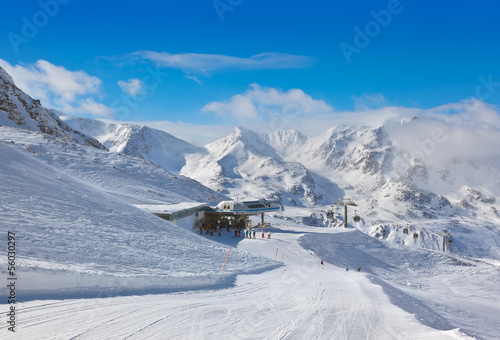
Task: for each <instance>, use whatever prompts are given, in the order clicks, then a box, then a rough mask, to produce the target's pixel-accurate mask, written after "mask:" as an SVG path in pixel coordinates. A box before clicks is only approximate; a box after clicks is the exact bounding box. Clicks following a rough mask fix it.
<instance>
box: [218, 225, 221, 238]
mask: <svg viewBox="0 0 500 340" xmlns="http://www.w3.org/2000/svg"><path fill="white" fill-rule="evenodd" d="M221 229H222V228H220V227H219V226H217V233H218V236H222V235H221V233H220V231H221Z"/></svg>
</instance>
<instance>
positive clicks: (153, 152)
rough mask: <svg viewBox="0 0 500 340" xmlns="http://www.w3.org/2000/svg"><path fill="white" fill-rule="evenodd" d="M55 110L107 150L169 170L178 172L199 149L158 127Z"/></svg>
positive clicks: (67, 122)
mask: <svg viewBox="0 0 500 340" xmlns="http://www.w3.org/2000/svg"><path fill="white" fill-rule="evenodd" d="M55 113H57V114H58V115H59V116H60V118H61V120H62V121H64V122H65V123H66V124H68V125H69V126H71V127H72V128H73V129H75V130H78V131H81V132H83V133H85V134H87V135H90V136H93V137H94V138H95V139H97V140H98V141H99V142H101V143H102V144H103V145H104V146H106V147H107V148H108V149H109V151H111V152H115V153H121V154H125V155H129V156H134V157H139V158H143V159H147V160H150V161H152V162H154V163H156V164H158V165H160V166H161V167H162V168H164V169H166V170H170V171H177V172H178V171H180V169H181V168H182V167H183V166H184V165H185V164H186V160H185V157H186V155H189V154H192V153H198V152H202V149H201V148H199V147H196V146H194V145H192V144H190V143H188V142H185V141H183V140H181V139H179V138H176V137H174V136H172V135H171V134H169V133H166V132H164V131H161V130H157V129H152V128H150V127H147V126H139V125H135V124H125V123H121V124H118V123H116V124H115V123H109V122H103V121H99V120H95V119H89V118H80V117H73V116H68V115H64V114H62V113H60V112H55Z"/></svg>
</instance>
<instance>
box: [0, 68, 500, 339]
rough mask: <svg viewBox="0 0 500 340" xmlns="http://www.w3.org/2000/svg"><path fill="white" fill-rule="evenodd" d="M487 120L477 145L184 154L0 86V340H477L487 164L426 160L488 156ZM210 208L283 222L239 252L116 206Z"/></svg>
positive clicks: (494, 210) (494, 234) (489, 288)
mask: <svg viewBox="0 0 500 340" xmlns="http://www.w3.org/2000/svg"><path fill="white" fill-rule="evenodd" d="M481 112H483V113H484V110H482V111H481ZM489 114H490V117H489V118H490V119H489V120H488V119H486V118H488V117H484V116H483V117H482V118H481V119H482V120H484V121H488V122H489V123H491V124H490V125H488V126H484V125H480V128H478V127H477V126H474V125H473V124H470V123H468V124H464V122H463V121H462V122H460V121H459V124H455V126H454V125H453V123H450V122H446V123H447V124H448V125H447V127H446V128H445V127H444V126H443V125H442V122H441V121H439V119H437V120H436V119H435V118H432V119H429V117H421V118H419V119H405V120H395V121H389V122H388V123H387V124H384V125H381V126H376V127H369V126H334V127H331V128H330V129H328V130H326V131H325V132H324V133H323V134H320V135H315V136H306V135H303V134H302V133H300V132H299V131H295V130H292V131H277V132H275V133H272V134H269V135H259V134H257V133H255V132H253V131H251V130H249V129H246V128H242V127H240V128H235V129H234V130H233V131H232V133H231V134H230V135H228V136H226V137H223V138H221V139H219V140H217V141H215V142H213V143H210V144H208V145H206V146H205V147H203V148H198V147H194V146H192V145H190V144H188V143H186V142H183V141H181V140H179V139H177V138H175V137H173V136H171V135H169V134H166V133H164V132H162V131H159V130H154V129H150V128H148V127H141V126H136V125H133V124H114V123H105V122H101V121H96V120H91V119H82V118H75V117H68V116H64V115H62V114H61V113H58V112H55V111H51V110H46V109H45V108H43V107H42V106H41V105H40V103H39V102H38V101H36V100H33V99H32V98H30V97H29V96H27V95H26V94H24V93H23V92H22V91H21V90H20V89H18V88H17V87H16V86H15V84H14V82H13V81H12V79H11V78H10V77H9V76H8V75H7V74H6V73H5V72H4V71H3V70H2V69H0V160H1V162H0V230H1V231H2V233H3V234H4V235H6V234H7V232H11V233H14V234H15V237H16V263H15V267H16V269H15V273H16V277H17V280H18V281H17V283H16V284H17V286H16V301H17V302H16V304H15V307H16V313H17V314H16V316H17V325H16V333H14V332H11V331H8V330H7V328H6V327H5V329H0V337H1V338H2V339H19V338H23V339H53V338H76V339H78V338H83V339H95V338H113V339H114V338H117V339H123V338H130V339H143V338H165V337H168V338H175V339H185V338H190V339H191V338H192V339H195V338H200V339H201V338H218V339H219V338H228V339H246V338H266V339H297V338H300V339H453V340H455V339H496V338H498V337H499V336H500V333H499V331H498V330H499V327H498V320H499V319H500V307H499V306H500V288H499V287H500V285H499V283H500V236H499V235H500V233H499V231H500V215H499V209H500V205H499V201H498V197H499V195H500V190H499V186H500V177H499V176H500V175H499V173H500V171H498V170H499V169H500V167H499V158H498V157H497V155H496V153H495V152H491V151H488V148H485V150H478V149H477V148H471V149H469V148H467V146H466V145H461V144H460V143H459V142H458V145H461V146H462V148H461V149H460V150H459V152H456V151H455V150H449V148H448V145H447V144H446V143H445V140H446V139H450V140H455V139H457V140H460V137H462V136H463V135H464V133H466V132H467V131H463V130H467V129H469V130H472V132H473V135H474V136H475V138H479V139H478V140H476V142H472V144H473V145H475V146H477V145H483V144H484V143H485V141H489V142H490V143H491V144H488V145H489V146H491V145H492V144H494V141H495V136H497V134H495V133H496V132H495V130H494V129H495V128H496V125H495V124H493V123H495V121H494V119H493V118H491V117H496V116H495V115H497V114H496V113H494V114H492V113H491V112H490V113H489ZM491 115H492V116H491ZM59 116H62V118H63V119H60V118H59ZM70 126H71V127H70ZM464 126H466V128H464ZM436 128H440V129H441V130H440V131H441V134H437V133H435V131H436ZM79 129H81V130H82V131H77V130H79ZM491 129H493V130H491ZM428 131H434V134H433V135H432V136H434V137H435V138H433V139H429V138H430V137H429V135H428ZM480 131H483V132H482V133H481V132H480ZM472 132H469V133H472ZM87 135H91V136H92V137H93V138H92V137H87ZM438 135H439V136H438ZM415 136H418V137H419V139H417V140H416V139H415V138H416V137H415ZM436 136H438V137H439V138H438V137H436ZM492 136H493V137H492ZM470 140H473V141H474V139H471V138H469V141H470ZM429 141H431V142H432V143H430V142H429ZM101 143H102V144H101ZM484 145H486V144H484ZM108 148H109V150H108ZM228 196H232V197H234V196H238V197H239V198H241V199H243V198H245V197H251V196H254V197H262V196H268V197H269V196H271V197H278V198H280V199H281V200H282V201H283V203H284V204H285V205H286V208H285V211H284V212H282V213H280V214H276V215H274V216H267V217H266V222H267V223H268V225H266V229H265V232H269V233H270V234H269V237H264V232H263V233H262V236H261V235H260V233H261V229H257V228H254V229H253V230H254V231H256V234H257V237H255V238H251V239H250V238H244V237H241V238H239V237H236V236H234V235H233V230H231V231H230V232H228V231H225V230H224V231H223V232H222V234H221V236H215V235H214V236H213V237H212V236H210V235H207V234H203V235H200V234H199V233H198V231H197V230H194V231H192V230H186V229H183V228H182V227H180V226H176V225H174V224H172V223H170V222H168V221H165V220H162V219H160V218H158V217H156V216H154V215H151V214H149V213H147V212H146V211H143V210H140V209H138V208H137V207H136V206H137V205H160V204H177V203H197V202H199V203H209V204H210V205H216V204H217V203H218V202H220V201H221V200H226V199H228ZM346 197H348V198H350V199H351V202H355V203H356V204H357V206H349V217H348V221H347V222H348V228H347V229H346V228H343V224H344V221H343V218H344V217H343V207H340V206H333V207H332V204H333V203H335V202H337V201H339V200H341V199H343V198H346ZM330 209H332V210H331V211H332V213H331V214H327V210H330ZM354 209H356V210H357V214H358V215H359V216H360V220H359V222H356V221H354V220H353V210H354ZM332 216H333V218H332ZM258 222H260V216H255V217H253V223H254V225H255V224H256V223H258ZM443 242H444V245H443ZM443 246H444V247H445V249H442V248H443ZM4 249H5V248H4ZM3 255H6V254H5V253H3ZM223 268H224V270H222V269H223ZM0 275H1V276H2V277H4V278H7V277H8V276H9V275H12V274H11V273H8V272H7V267H6V266H4V267H2V268H0ZM0 294H3V295H4V296H7V295H8V294H9V288H8V286H7V285H3V286H2V287H0ZM9 306H11V305H9V304H7V302H6V301H3V302H0V307H1V308H2V314H4V315H5V314H6V312H5V311H7V310H8V308H9Z"/></svg>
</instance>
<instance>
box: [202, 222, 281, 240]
mask: <svg viewBox="0 0 500 340" xmlns="http://www.w3.org/2000/svg"><path fill="white" fill-rule="evenodd" d="M221 229H222V228H221V227H219V226H216V227H215V228H212V227H211V226H210V225H209V226H205V225H202V226H201V227H200V235H202V234H203V232H204V231H205V234H210V236H213V234H214V231H215V232H216V233H217V235H218V236H222V234H221ZM227 231H228V232H229V227H228V228H227ZM252 236H253V237H252ZM234 237H241V231H240V229H239V228H235V229H234ZM245 238H256V232H255V230H253V231H252V230H250V229H245ZM262 238H264V229H262ZM267 238H268V239H271V232H270V231H268V232H267Z"/></svg>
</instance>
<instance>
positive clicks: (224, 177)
mask: <svg viewBox="0 0 500 340" xmlns="http://www.w3.org/2000/svg"><path fill="white" fill-rule="evenodd" d="M0 78H1V81H0V86H1V89H2V91H1V97H0V98H1V99H0V110H2V111H0V112H4V114H3V115H0V124H2V125H8V126H17V127H22V128H27V129H30V130H33V131H40V132H44V133H49V134H54V135H57V136H59V137H61V138H63V139H66V140H69V141H71V140H74V141H75V142H79V143H85V144H88V145H93V146H96V147H99V148H104V147H106V148H108V149H109V150H110V151H112V152H115V153H121V154H126V155H131V156H134V157H138V158H143V159H146V160H149V161H152V162H154V163H156V164H158V165H160V166H161V167H162V168H164V169H166V170H169V171H173V172H175V173H178V174H181V175H184V176H186V177H190V178H192V179H195V180H197V181H199V182H200V183H202V184H203V185H205V186H207V187H209V188H211V189H213V190H215V191H216V192H219V193H221V194H224V195H228V196H231V197H234V198H236V197H238V198H242V199H243V198H245V197H264V196H267V197H277V198H280V199H281V200H282V202H283V203H284V204H285V205H297V206H315V205H332V204H333V203H335V202H337V201H338V200H340V199H342V198H345V197H349V198H351V199H352V200H353V201H356V202H357V203H358V206H359V210H360V212H362V214H363V215H364V217H365V218H369V217H370V216H372V221H371V223H375V222H378V221H391V220H404V219H418V220H420V219H422V220H428V219H439V218H441V217H442V218H446V219H450V218H454V217H456V216H475V217H478V218H479V217H481V218H485V219H486V220H492V219H493V220H495V221H497V220H499V219H500V216H499V212H498V210H499V209H500V206H499V205H498V201H497V198H498V197H499V195H500V171H499V169H500V161H499V160H498V159H482V160H470V159H469V160H465V159H463V160H461V159H458V158H453V159H451V160H448V161H446V162H441V163H435V162H432V161H431V158H425V157H418V155H417V156H416V154H415V153H410V152H408V150H407V148H404V147H403V146H402V145H403V144H404V143H402V142H401V137H399V138H400V139H399V140H398V139H397V138H395V137H394V135H395V134H394V131H405V130H404V129H412V128H413V126H415V127H416V126H418V127H419V128H422V126H423V128H424V129H425V124H426V123H425V122H422V121H419V119H418V118H416V117H415V118H413V119H404V120H401V121H400V122H399V123H397V124H395V125H394V124H393V125H392V126H390V127H389V126H377V127H367V126H334V127H331V128H330V129H328V130H327V131H325V132H324V133H323V134H321V135H317V136H305V135H303V134H302V133H300V132H299V131H295V130H290V131H276V132H274V133H272V134H257V133H255V132H253V131H251V130H248V129H246V128H243V127H237V128H235V129H234V130H233V131H232V132H231V133H230V134H229V135H228V136H226V137H223V138H221V139H219V140H216V141H214V142H212V143H210V144H208V145H205V146H204V147H198V146H194V145H192V144H190V143H188V142H185V141H183V140H181V139H178V138H176V137H174V136H172V135H171V134H169V133H166V132H164V131H161V130H157V129H152V128H149V127H147V126H138V125H133V124H126V123H108V122H103V121H99V120H93V119H88V118H77V117H71V116H66V115H63V114H61V113H58V112H55V111H48V110H46V109H44V108H43V107H41V105H40V104H39V102H38V101H36V100H32V99H31V98H30V97H29V96H27V95H25V94H24V93H22V91H20V90H19V89H18V88H17V87H15V85H14V83H13V82H12V79H10V77H9V76H8V75H7V74H6V73H5V72H4V71H3V70H2V77H0ZM58 116H59V117H61V118H59V117H58ZM87 136H92V137H93V138H92V137H87Z"/></svg>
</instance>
